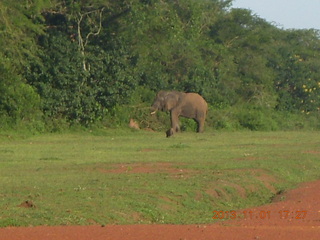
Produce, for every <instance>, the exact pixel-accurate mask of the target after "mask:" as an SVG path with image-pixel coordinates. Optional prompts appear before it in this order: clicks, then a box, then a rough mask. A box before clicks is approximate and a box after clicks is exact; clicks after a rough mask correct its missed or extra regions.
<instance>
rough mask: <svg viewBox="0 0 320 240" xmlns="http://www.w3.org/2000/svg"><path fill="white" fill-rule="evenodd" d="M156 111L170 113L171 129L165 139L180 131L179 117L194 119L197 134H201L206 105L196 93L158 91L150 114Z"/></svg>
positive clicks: (206, 109)
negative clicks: (196, 125)
mask: <svg viewBox="0 0 320 240" xmlns="http://www.w3.org/2000/svg"><path fill="white" fill-rule="evenodd" d="M158 110H160V111H164V112H166V111H169V112H170V117H171V128H170V129H169V130H168V131H167V132H166V134H167V137H170V136H172V135H173V134H174V133H175V132H179V131H180V126H179V116H182V117H186V118H192V119H194V120H195V121H196V122H197V124H198V128H197V132H203V130H204V122H205V119H206V115H207V112H208V104H207V102H206V100H204V99H203V97H201V96H200V95H199V94H197V93H185V92H178V91H160V92H158V94H157V96H156V97H155V99H154V102H153V104H152V106H151V114H155V113H156V112H157V111H158Z"/></svg>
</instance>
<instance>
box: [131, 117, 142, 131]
mask: <svg viewBox="0 0 320 240" xmlns="http://www.w3.org/2000/svg"><path fill="white" fill-rule="evenodd" d="M129 127H130V128H132V129H137V130H139V129H140V127H139V124H138V123H137V122H136V121H135V120H134V119H132V118H130V122H129Z"/></svg>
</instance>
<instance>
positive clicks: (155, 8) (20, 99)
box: [0, 0, 320, 130]
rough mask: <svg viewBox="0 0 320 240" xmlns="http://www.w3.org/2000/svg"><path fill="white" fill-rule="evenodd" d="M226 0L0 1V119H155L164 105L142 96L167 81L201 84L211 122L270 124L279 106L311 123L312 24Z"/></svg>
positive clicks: (318, 49)
mask: <svg viewBox="0 0 320 240" xmlns="http://www.w3.org/2000/svg"><path fill="white" fill-rule="evenodd" d="M231 4H232V1H231V0H214V1H196V0H186V1H169V0H165V1H163V0H152V1H140V0H130V1H111V0H108V1H105V0H90V1H71V0H67V1H61V0H55V1H48V0H35V1H22V0H19V1H1V2H0V45H1V46H2V48H1V49H0V60H1V62H0V74H1V76H0V87H1V89H0V92H1V96H0V112H1V116H0V119H2V120H1V121H3V122H11V123H12V124H14V123H18V122H21V121H26V122H27V121H29V122H30V123H31V125H33V124H34V123H35V122H36V121H37V122H38V123H37V124H35V125H39V126H41V123H39V121H40V122H41V121H43V122H44V123H45V124H46V125H47V129H48V130H50V129H51V130H54V129H56V130H57V129H59V125H60V126H63V127H62V129H64V128H65V126H66V127H67V126H73V125H81V126H87V127H88V126H90V125H93V124H97V123H103V124H104V125H106V126H124V125H126V124H127V122H128V120H129V119H130V118H134V119H136V120H138V121H139V123H140V124H142V126H143V127H148V128H149V127H150V128H153V129H160V128H161V126H160V125H161V124H164V125H166V124H167V123H168V120H167V118H168V116H167V115H166V114H158V115H157V116H156V117H157V118H155V117H151V116H150V115H148V111H147V109H148V106H150V104H151V103H152V99H153V97H152V96H154V95H155V93H156V92H157V91H159V90H162V89H175V90H180V91H186V92H197V93H199V94H201V95H202V96H203V97H204V98H205V99H206V100H207V102H208V103H209V104H210V105H211V106H212V109H211V111H212V113H214V114H210V113H209V118H208V123H209V124H208V125H209V126H213V127H214V128H219V129H220V128H226V129H241V128H249V129H252V130H275V129H281V126H283V125H281V124H279V123H280V122H281V121H279V120H278V117H279V116H283V115H285V114H295V116H297V117H296V118H295V119H304V120H303V121H304V123H302V125H303V126H305V127H306V126H309V127H311V128H317V126H318V124H317V123H316V122H317V121H315V120H314V119H317V118H318V117H319V106H320V92H319V91H320V82H319V79H320V70H319V69H320V60H319V59H320V37H319V36H320V34H319V31H317V30H289V31H285V30H281V29H278V28H277V27H275V26H273V25H272V24H270V23H268V22H266V21H265V20H263V19H261V18H259V17H258V16H256V15H254V14H252V12H251V11H250V10H246V9H232V8H231V7H230V6H231ZM39 98H40V99H39ZM230 111H232V113H230ZM41 115H42V116H43V119H42V120H41V117H40V116H41ZM299 115H301V116H299ZM270 116H273V118H274V119H270V118H271V117H270ZM4 119H5V120H4ZM275 119H276V120H275ZM301 121H302V120H301ZM269 123H270V124H269ZM182 125H184V126H185V128H186V129H190V130H191V129H193V128H194V127H195V126H194V122H193V121H189V120H182ZM287 126H294V124H288V125H287Z"/></svg>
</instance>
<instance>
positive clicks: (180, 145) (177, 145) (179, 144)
mask: <svg viewBox="0 0 320 240" xmlns="http://www.w3.org/2000/svg"><path fill="white" fill-rule="evenodd" d="M169 148H190V146H189V145H187V144H185V143H178V144H174V145H171V146H170V147H169Z"/></svg>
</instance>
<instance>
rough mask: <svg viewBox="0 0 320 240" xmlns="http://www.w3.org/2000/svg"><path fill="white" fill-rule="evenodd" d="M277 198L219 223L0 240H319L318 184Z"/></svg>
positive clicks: (9, 233)
mask: <svg viewBox="0 0 320 240" xmlns="http://www.w3.org/2000/svg"><path fill="white" fill-rule="evenodd" d="M281 198H282V199H284V200H283V201H280V197H279V199H278V201H276V202H274V203H272V204H269V205H265V206H261V207H258V208H252V209H244V210H241V211H237V212H232V213H229V212H228V213H227V212H216V213H213V214H212V216H214V217H221V218H224V219H226V218H228V219H230V218H235V219H234V220H232V219H230V220H228V221H225V222H223V223H220V224H206V225H108V226H105V227H101V226H74V227H68V226H66V227H29V228H28V227H27V228H0V240H27V239H28V240H56V239H57V240H69V239H72V240H73V239H75V240H91V239H92V240H120V239H121V240H144V239H146V240H147V239H148V240H149V239H165V240H171V239H172V240H202V239H203V240H204V239H205V240H211V239H212V240H213V239H227V240H228V239H232V240H240V239H241V240H243V239H246V240H248V239H253V240H256V239H259V240H263V239H281V240H304V239H308V240H313V239H314V240H318V239H320V181H315V182H311V183H307V184H303V185H301V186H300V187H299V188H298V189H295V190H292V191H290V192H288V193H286V194H285V195H283V196H281ZM213 210H214V209H213ZM222 214H224V215H222ZM244 217H245V218H244Z"/></svg>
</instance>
